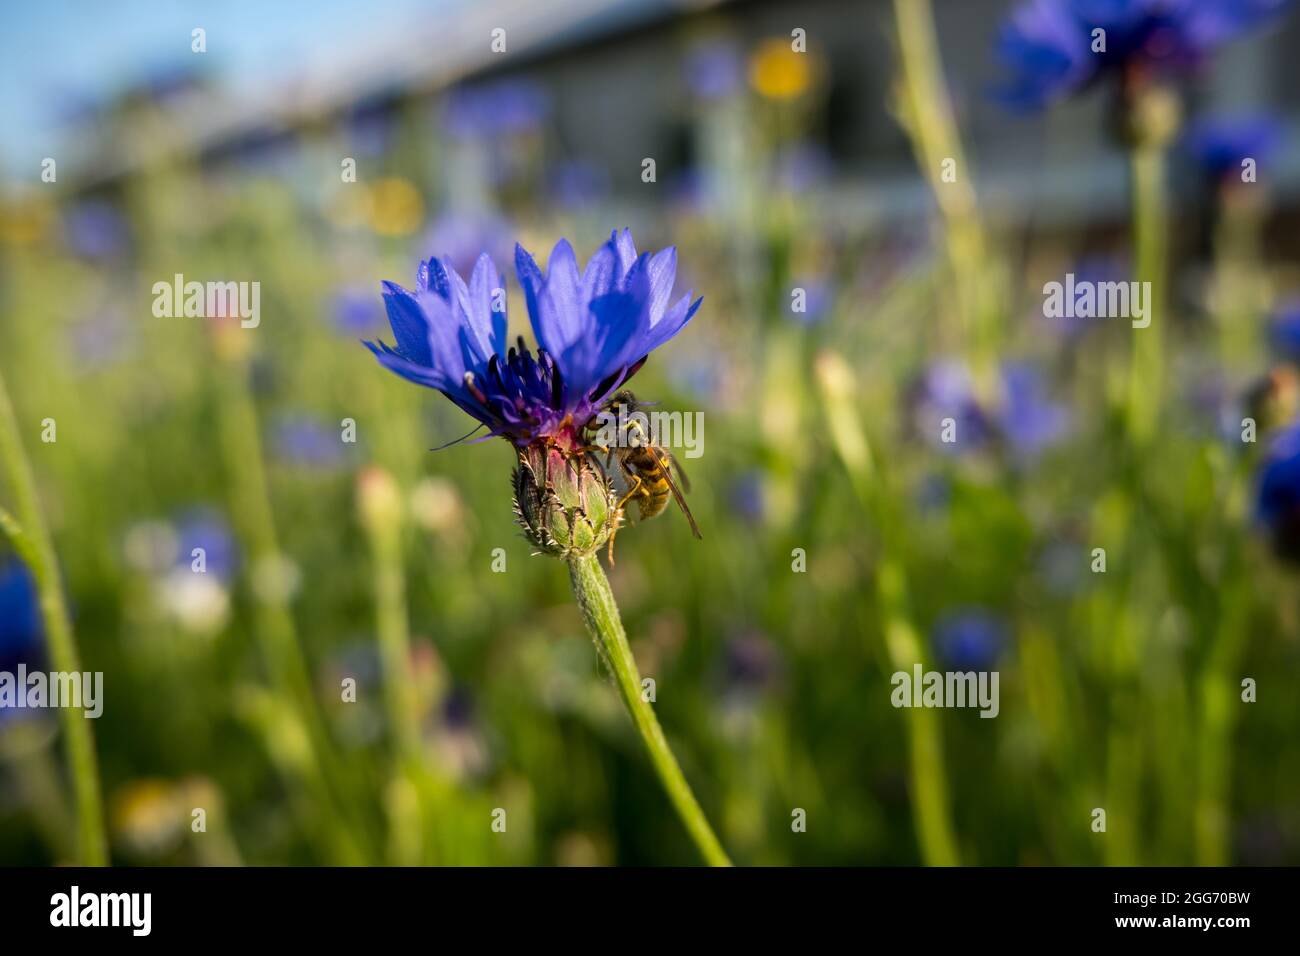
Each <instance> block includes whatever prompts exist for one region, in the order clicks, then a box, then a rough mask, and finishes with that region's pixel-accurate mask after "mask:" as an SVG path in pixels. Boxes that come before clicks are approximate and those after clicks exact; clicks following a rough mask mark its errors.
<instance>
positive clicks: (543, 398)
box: [366, 230, 701, 450]
mask: <svg viewBox="0 0 1300 956" xmlns="http://www.w3.org/2000/svg"><path fill="white" fill-rule="evenodd" d="M515 270H516V272H517V274H518V276H519V284H520V285H521V286H522V287H523V291H524V299H525V302H526V303H527V306H528V315H529V319H530V320H531V323H532V329H533V334H534V336H535V337H536V339H537V344H538V349H537V353H536V355H535V356H534V354H533V353H532V352H531V351H529V350H528V349H527V348H526V347H525V345H524V342H523V339H522V337H521V338H520V339H519V341H518V345H517V347H510V346H508V345H507V338H506V310H505V289H504V283H503V282H502V280H501V276H500V274H499V273H498V272H497V268H496V265H495V264H494V263H493V262H492V259H491V257H490V256H488V255H486V254H485V255H483V256H481V257H480V258H479V260H478V263H477V264H476V265H475V267H474V272H473V274H472V275H471V276H470V280H469V282H468V283H466V282H465V280H464V279H462V278H461V276H460V274H459V273H457V272H456V270H455V269H454V268H452V267H451V266H449V265H448V264H446V263H444V262H443V261H442V260H440V259H436V258H434V259H429V260H428V261H426V262H423V263H421V265H420V268H419V270H418V272H417V274H416V287H415V289H414V291H410V290H407V289H404V288H402V287H401V286H399V285H397V284H395V283H392V282H385V283H384V301H385V305H386V306H387V308H388V320H389V323H390V324H391V325H392V327H393V334H394V335H395V336H396V337H397V345H396V347H392V346H389V345H387V344H385V343H382V342H381V343H374V342H367V343H366V345H367V346H368V347H369V348H370V350H371V351H372V352H373V353H374V354H375V356H376V357H377V358H378V359H379V361H380V362H381V363H382V364H383V365H384V366H385V367H387V368H388V369H390V370H391V371H393V372H396V373H397V374H398V375H401V376H402V377H403V378H406V379H408V380H410V381H412V382H415V383H417V384H420V385H426V386H428V387H430V388H435V389H437V390H438V391H440V392H442V393H443V394H444V395H446V396H447V397H448V398H449V399H451V400H452V401H453V402H455V403H456V405H458V406H459V407H460V408H461V409H463V410H464V411H465V412H467V413H468V414H469V415H471V416H473V417H474V418H476V419H478V420H479V421H480V422H482V423H483V424H484V425H486V426H487V427H488V429H489V430H490V434H491V435H501V436H503V437H505V438H508V439H509V440H510V441H512V442H514V443H515V444H516V445H517V446H520V447H523V446H527V445H532V444H534V443H537V442H547V443H550V444H553V445H556V446H559V447H560V448H563V449H566V450H572V449H576V448H578V447H580V446H581V445H582V444H583V443H582V440H581V437H580V434H581V431H582V429H583V428H584V427H585V426H586V425H587V423H588V422H589V421H590V420H591V419H592V417H593V416H594V415H595V413H596V412H597V411H598V410H599V409H600V407H601V406H602V405H603V404H604V403H605V402H606V401H607V400H608V399H609V398H610V397H611V396H612V394H613V393H614V391H615V390H616V389H617V388H618V387H619V386H621V385H622V384H623V383H624V382H626V381H627V380H628V379H629V378H631V377H632V375H633V374H635V373H636V371H637V370H638V369H640V367H641V365H642V364H643V363H644V362H645V360H646V358H647V356H648V355H649V354H650V353H651V352H652V351H654V350H655V349H656V348H658V347H659V346H660V345H663V344H664V343H665V342H667V341H668V340H669V339H671V338H672V337H673V336H674V335H676V334H677V333H678V332H679V331H680V330H681V329H682V327H683V326H684V325H685V324H686V323H687V322H688V321H689V320H690V318H691V317H692V316H693V315H694V314H695V312H696V310H697V309H698V308H699V305H700V301H701V300H699V299H697V300H695V302H694V303H692V302H691V297H690V295H686V296H684V297H682V298H681V299H678V300H677V301H676V302H675V303H674V302H671V295H672V289H673V282H674V280H675V278H676V274H677V252H676V250H675V249H672V248H669V249H665V250H663V251H661V252H658V253H656V254H654V255H650V254H649V253H643V254H641V255H639V256H638V255H637V251H636V247H635V246H634V245H633V243H632V235H631V233H629V232H628V231H627V230H624V231H623V232H621V233H619V232H615V233H614V234H613V235H611V237H610V239H609V241H608V242H606V243H605V244H604V245H603V246H601V247H600V249H598V250H597V252H596V254H595V255H594V256H592V258H591V260H590V262H588V263H587V267H586V269H585V270H583V271H581V272H580V271H579V269H578V263H577V260H576V259H575V257H574V254H573V247H572V246H570V245H569V243H568V241H567V240H563V239H562V240H560V242H559V243H557V244H556V246H555V249H554V250H553V251H552V252H551V257H550V262H549V263H548V270H549V272H548V274H546V275H543V273H542V271H541V269H539V268H538V266H537V263H536V262H534V261H533V257H532V256H531V255H530V254H529V253H527V252H526V251H525V250H524V249H523V248H522V247H520V246H516V247H515Z"/></svg>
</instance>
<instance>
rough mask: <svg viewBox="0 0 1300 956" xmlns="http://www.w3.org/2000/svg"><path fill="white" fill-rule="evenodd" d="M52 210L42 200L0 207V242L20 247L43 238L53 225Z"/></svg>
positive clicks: (48, 204)
mask: <svg viewBox="0 0 1300 956" xmlns="http://www.w3.org/2000/svg"><path fill="white" fill-rule="evenodd" d="M53 219H54V216H53V209H52V208H51V206H50V203H48V202H46V201H45V200H43V199H36V198H33V199H30V200H26V201H20V202H15V203H12V204H10V205H8V206H7V207H0V241H3V242H8V243H13V244H14V245H21V244H24V243H28V242H37V241H39V240H41V239H43V238H45V235H46V233H48V232H49V230H50V227H51V225H52V224H53Z"/></svg>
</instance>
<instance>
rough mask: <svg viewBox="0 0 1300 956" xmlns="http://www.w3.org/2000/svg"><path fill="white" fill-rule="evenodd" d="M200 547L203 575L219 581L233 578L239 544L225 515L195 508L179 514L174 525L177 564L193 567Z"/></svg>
mask: <svg viewBox="0 0 1300 956" xmlns="http://www.w3.org/2000/svg"><path fill="white" fill-rule="evenodd" d="M199 548H201V549H203V555H202V557H203V564H204V567H205V573H206V574H209V575H212V576H213V577H215V578H216V579H217V580H219V581H222V582H229V581H230V580H231V579H232V578H234V576H235V569H236V567H237V566H238V564H239V546H238V545H237V544H236V542H235V535H234V532H233V531H231V530H230V525H229V524H227V523H226V520H225V518H223V517H222V516H221V514H220V513H219V512H217V511H215V510H213V509H211V508H195V509H193V510H191V511H188V512H186V513H185V514H184V515H183V516H182V517H181V519H180V521H179V523H178V524H177V527H176V567H178V568H181V567H184V568H192V567H193V566H194V562H195V561H196V560H197V559H198V556H197V555H195V554H194V552H195V550H196V549H199Z"/></svg>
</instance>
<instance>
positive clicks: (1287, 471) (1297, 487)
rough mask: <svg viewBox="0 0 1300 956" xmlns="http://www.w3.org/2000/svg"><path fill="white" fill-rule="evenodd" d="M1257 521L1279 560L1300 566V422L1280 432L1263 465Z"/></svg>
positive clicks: (1259, 480)
mask: <svg viewBox="0 0 1300 956" xmlns="http://www.w3.org/2000/svg"><path fill="white" fill-rule="evenodd" d="M1255 518H1256V520H1257V521H1258V522H1259V523H1260V524H1261V525H1263V526H1264V527H1265V528H1266V529H1267V530H1268V532H1269V533H1270V535H1271V536H1272V539H1273V547H1274V550H1276V551H1277V553H1278V555H1279V557H1281V558H1283V559H1284V560H1286V561H1288V562H1291V563H1300V422H1297V423H1293V424H1291V425H1290V426H1288V427H1287V428H1286V429H1285V430H1283V431H1282V432H1280V433H1278V435H1277V437H1276V438H1274V440H1273V442H1272V444H1271V445H1270V446H1269V449H1268V453H1267V455H1266V456H1265V458H1264V461H1263V462H1262V463H1261V464H1260V468H1259V474H1258V484H1257V489H1256V493H1255Z"/></svg>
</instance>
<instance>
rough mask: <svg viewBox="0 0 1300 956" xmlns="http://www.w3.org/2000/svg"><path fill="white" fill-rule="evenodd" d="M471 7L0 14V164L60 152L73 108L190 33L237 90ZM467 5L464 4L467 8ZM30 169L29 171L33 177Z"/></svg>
mask: <svg viewBox="0 0 1300 956" xmlns="http://www.w3.org/2000/svg"><path fill="white" fill-rule="evenodd" d="M463 2H467V0H361V2H358V0H202V2H200V0H153V2H149V0H111V2H110V0H102V2H101V0H81V2H74V0H42V2H27V3H21V2H15V3H12V4H6V5H5V6H4V10H3V12H2V13H0V122H2V123H3V129H4V134H3V135H2V136H0V167H2V168H3V169H4V171H5V172H6V173H8V174H9V175H10V176H14V177H15V178H19V179H21V178H23V177H22V175H21V173H22V169H23V168H24V167H25V166H27V165H28V164H31V165H32V166H33V167H35V166H36V165H38V164H39V162H40V158H41V157H42V156H47V155H51V154H55V155H57V153H55V150H56V149H57V147H58V143H59V130H60V124H61V122H65V120H64V117H66V115H67V113H68V111H69V110H70V109H71V108H72V107H73V106H74V104H76V103H78V102H85V101H87V100H89V101H94V100H96V99H101V98H107V97H108V96H111V94H112V92H113V91H116V90H119V89H122V88H123V87H126V86H129V85H131V84H132V83H134V82H138V81H139V80H140V79H142V78H144V77H147V76H149V75H151V74H155V73H160V72H163V71H168V70H175V69H178V68H184V67H186V66H187V65H190V64H192V63H193V62H194V60H195V59H196V58H197V55H196V54H194V53H192V52H191V51H190V32H191V31H192V30H193V29H194V28H195V27H203V28H204V29H205V30H206V31H207V44H208V52H207V53H206V54H203V57H202V59H203V62H202V66H203V67H204V68H205V69H206V71H207V72H209V73H210V74H211V75H213V76H214V77H215V78H216V79H217V80H218V82H221V83H223V84H226V85H228V86H230V87H231V88H232V89H233V90H236V91H238V90H241V89H242V90H249V89H254V88H256V87H257V86H259V85H262V84H264V83H268V82H269V83H275V82H277V78H278V77H283V76H291V75H292V72H293V70H294V69H295V67H296V66H299V65H301V64H304V63H307V62H314V63H320V62H321V61H322V58H325V59H326V60H327V59H328V57H330V55H331V54H332V53H333V52H336V51H337V52H342V51H346V50H355V49H357V47H358V46H359V45H361V44H364V43H366V42H367V41H368V40H373V39H377V38H379V37H382V36H383V35H385V34H386V33H390V32H391V31H393V30H394V29H400V27H401V25H402V24H403V23H410V22H411V21H412V20H413V19H415V18H417V17H427V16H437V15H439V14H443V15H445V14H447V13H448V12H449V11H451V10H453V9H454V8H455V7H457V6H459V5H460V4H461V3H463ZM469 2H472V0H469ZM38 172H39V171H38V170H36V171H34V174H38Z"/></svg>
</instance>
